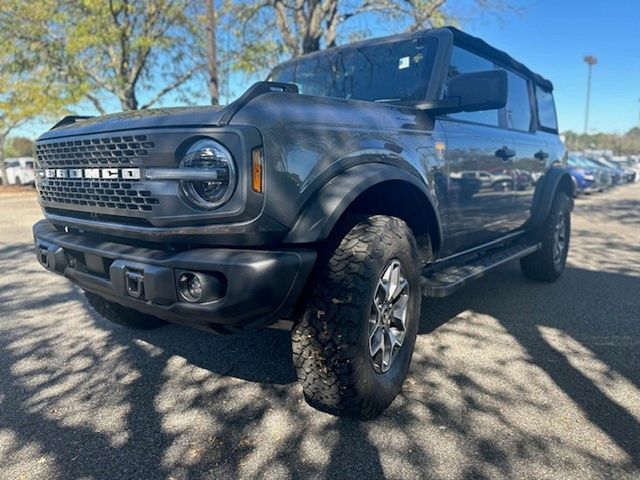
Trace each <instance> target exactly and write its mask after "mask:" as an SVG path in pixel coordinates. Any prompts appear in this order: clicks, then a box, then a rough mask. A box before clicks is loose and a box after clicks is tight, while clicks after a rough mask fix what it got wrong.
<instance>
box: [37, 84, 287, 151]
mask: <svg viewBox="0 0 640 480" xmlns="http://www.w3.org/2000/svg"><path fill="white" fill-rule="evenodd" d="M273 92H287V93H292V94H297V93H298V87H297V86H296V85H293V84H289V83H279V82H264V81H261V82H256V83H254V84H253V85H252V86H251V87H249V89H248V90H247V91H246V92H244V93H243V94H242V95H241V96H240V97H239V98H238V99H236V100H234V101H233V102H231V103H230V104H229V105H227V106H213V105H208V106H203V107H173V108H156V109H150V110H132V111H129V112H122V113H114V114H111V115H103V116H101V117H89V118H86V117H75V118H74V117H69V118H68V121H67V122H65V120H64V119H63V120H62V121H61V122H60V123H58V124H57V125H55V126H54V127H53V128H52V129H51V130H49V131H48V132H46V133H45V134H43V135H41V136H40V138H38V140H48V139H53V138H64V137H70V136H75V135H86V134H95V133H104V132H117V131H123V130H137V129H147V128H162V127H176V126H178V127H207V126H209V127H215V126H221V125H226V124H228V123H229V121H230V120H231V119H232V118H233V116H234V115H235V114H236V113H238V111H240V110H241V109H242V108H243V107H244V106H245V105H247V104H248V103H249V102H250V101H251V100H253V99H254V98H256V97H258V96H260V95H263V94H265V93H273Z"/></svg>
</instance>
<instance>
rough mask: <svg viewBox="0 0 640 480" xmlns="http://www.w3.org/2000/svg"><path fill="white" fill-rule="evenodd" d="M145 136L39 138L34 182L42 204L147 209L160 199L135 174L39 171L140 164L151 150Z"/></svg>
mask: <svg viewBox="0 0 640 480" xmlns="http://www.w3.org/2000/svg"><path fill="white" fill-rule="evenodd" d="M154 148H155V144H154V142H153V141H152V140H151V139H149V138H147V135H121V136H115V135H111V136H109V135H105V136H92V137H86V136H83V137H77V138H72V139H68V140H48V141H47V140H45V141H40V142H38V143H37V144H36V145H35V149H34V151H35V157H36V165H37V168H38V171H39V175H38V178H37V179H36V185H37V187H38V191H39V195H40V199H41V200H42V202H43V205H44V206H45V207H54V208H55V207H60V208H65V209H70V210H83V211H89V212H96V213H103V214H111V215H122V216H127V215H132V214H134V213H135V212H138V213H139V214H142V213H144V212H150V211H152V210H153V208H154V206H155V205H158V204H159V203H160V200H159V199H158V198H157V197H155V196H153V194H152V192H151V191H150V190H148V189H147V188H146V187H145V183H144V182H143V181H141V180H140V179H137V178H127V179H123V178H122V175H118V178H112V179H109V178H68V175H64V177H63V178H58V175H55V176H53V177H48V176H46V175H45V174H44V173H45V171H50V170H55V171H56V172H57V171H58V170H63V171H65V172H69V171H71V169H82V171H83V172H84V171H86V170H85V169H91V168H118V169H121V168H130V167H132V166H139V165H142V164H143V162H144V160H145V158H147V157H148V156H149V155H150V153H152V152H153V149H154Z"/></svg>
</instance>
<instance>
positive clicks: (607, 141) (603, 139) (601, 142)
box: [563, 127, 640, 155]
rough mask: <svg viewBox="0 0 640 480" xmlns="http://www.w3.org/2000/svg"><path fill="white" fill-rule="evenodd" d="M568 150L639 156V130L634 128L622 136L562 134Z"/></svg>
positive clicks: (610, 134)
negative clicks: (602, 151)
mask: <svg viewBox="0 0 640 480" xmlns="http://www.w3.org/2000/svg"><path fill="white" fill-rule="evenodd" d="M563 135H564V137H565V144H566V145H567V148H568V149H569V150H575V151H580V150H585V149H593V150H612V151H613V153H614V155H638V154H640V128H638V127H634V128H632V129H631V130H629V131H628V132H627V133H625V134H624V135H617V134H614V133H592V134H584V133H575V132H572V131H568V132H565V133H563Z"/></svg>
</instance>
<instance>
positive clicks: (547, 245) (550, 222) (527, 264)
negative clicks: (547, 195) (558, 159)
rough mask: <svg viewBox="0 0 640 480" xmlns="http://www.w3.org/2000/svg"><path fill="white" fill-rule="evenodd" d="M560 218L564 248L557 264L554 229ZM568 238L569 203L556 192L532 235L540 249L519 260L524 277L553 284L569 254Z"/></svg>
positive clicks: (560, 193) (569, 230) (569, 226)
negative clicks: (545, 215) (543, 219)
mask: <svg viewBox="0 0 640 480" xmlns="http://www.w3.org/2000/svg"><path fill="white" fill-rule="evenodd" d="M562 218H564V221H565V227H564V231H565V247H564V248H563V252H562V255H561V258H560V261H559V262H558V261H555V260H554V249H555V247H556V238H555V233H556V227H557V226H558V225H559V222H560V221H561V219H562ZM570 238H571V201H570V200H569V197H568V196H567V195H566V194H565V193H563V192H558V193H557V194H556V197H555V198H554V200H553V204H552V205H551V210H550V211H549V215H548V216H547V218H546V220H545V221H544V223H543V224H542V225H541V226H540V227H539V228H538V229H536V231H535V232H533V235H532V239H533V240H534V241H536V242H539V243H540V244H541V245H542V248H541V249H540V250H538V251H537V252H535V253H532V254H531V255H527V256H526V257H524V258H521V259H520V268H521V270H522V273H523V274H524V276H525V277H527V278H529V279H531V280H537V281H541V282H555V281H556V280H557V279H558V278H559V277H560V275H562V272H563V271H564V267H565V264H566V260H567V254H568V253H569V243H570Z"/></svg>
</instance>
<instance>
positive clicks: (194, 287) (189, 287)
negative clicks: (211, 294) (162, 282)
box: [178, 273, 202, 303]
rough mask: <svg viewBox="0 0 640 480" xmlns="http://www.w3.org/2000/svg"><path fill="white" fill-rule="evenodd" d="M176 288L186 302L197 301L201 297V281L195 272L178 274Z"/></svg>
mask: <svg viewBox="0 0 640 480" xmlns="http://www.w3.org/2000/svg"><path fill="white" fill-rule="evenodd" d="M178 289H179V290H180V295H182V297H183V298H184V299H185V300H186V301H187V302H193V303H195V302H199V301H200V299H201V298H202V282H201V281H200V279H199V278H198V276H197V275H196V274H195V273H182V274H180V276H179V277H178Z"/></svg>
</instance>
